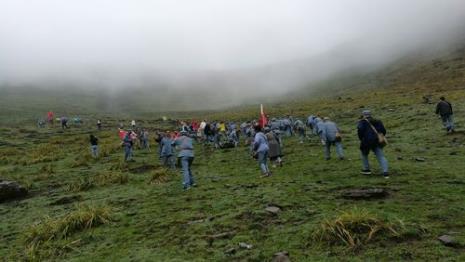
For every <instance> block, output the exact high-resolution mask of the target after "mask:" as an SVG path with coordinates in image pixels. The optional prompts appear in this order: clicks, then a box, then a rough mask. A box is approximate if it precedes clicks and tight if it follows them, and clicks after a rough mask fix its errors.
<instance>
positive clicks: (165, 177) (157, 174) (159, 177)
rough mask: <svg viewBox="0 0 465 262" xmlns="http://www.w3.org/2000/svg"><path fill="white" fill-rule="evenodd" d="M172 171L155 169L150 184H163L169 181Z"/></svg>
mask: <svg viewBox="0 0 465 262" xmlns="http://www.w3.org/2000/svg"><path fill="white" fill-rule="evenodd" d="M170 174H171V173H170V171H169V170H168V169H166V168H159V169H155V170H154V171H153V172H152V175H151V176H150V179H149V184H156V185H159V184H163V183H166V182H168V181H169V178H170Z"/></svg>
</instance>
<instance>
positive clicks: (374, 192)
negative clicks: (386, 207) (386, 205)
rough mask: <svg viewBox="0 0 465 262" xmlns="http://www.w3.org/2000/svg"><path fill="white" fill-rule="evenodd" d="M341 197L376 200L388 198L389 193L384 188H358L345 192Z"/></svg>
mask: <svg viewBox="0 0 465 262" xmlns="http://www.w3.org/2000/svg"><path fill="white" fill-rule="evenodd" d="M341 196H342V198H346V199H377V198H385V197H387V196H389V192H388V191H387V190H386V189H384V188H360V189H349V190H345V191H344V192H342V194H341Z"/></svg>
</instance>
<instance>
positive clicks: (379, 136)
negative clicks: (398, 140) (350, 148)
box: [357, 110, 389, 178]
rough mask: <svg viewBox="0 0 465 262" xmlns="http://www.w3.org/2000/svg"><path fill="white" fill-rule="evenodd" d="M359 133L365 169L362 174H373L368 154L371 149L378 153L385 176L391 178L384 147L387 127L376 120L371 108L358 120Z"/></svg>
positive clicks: (377, 156)
mask: <svg viewBox="0 0 465 262" xmlns="http://www.w3.org/2000/svg"><path fill="white" fill-rule="evenodd" d="M357 134H358V138H359V139H360V151H361V156H362V164H363V170H362V172H361V173H362V174H364V175H371V170H370V164H369V162H368V154H369V153H370V151H373V153H374V154H375V155H376V158H377V159H378V163H379V165H380V166H381V169H382V171H383V176H384V177H385V178H389V172H388V171H389V170H388V168H389V167H388V161H387V160H386V157H384V152H383V147H384V146H385V145H386V144H387V141H386V139H385V137H384V136H385V135H386V129H385V128H384V125H383V122H381V121H380V120H376V119H374V118H373V117H372V116H371V112H370V111H369V110H365V111H363V112H362V118H361V120H360V121H359V122H358V126H357Z"/></svg>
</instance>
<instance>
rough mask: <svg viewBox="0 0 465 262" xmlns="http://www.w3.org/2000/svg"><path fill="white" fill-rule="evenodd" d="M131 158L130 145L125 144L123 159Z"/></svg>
mask: <svg viewBox="0 0 465 262" xmlns="http://www.w3.org/2000/svg"><path fill="white" fill-rule="evenodd" d="M131 158H132V147H131V146H125V147H124V161H128V160H131Z"/></svg>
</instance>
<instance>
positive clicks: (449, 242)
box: [438, 235, 458, 247]
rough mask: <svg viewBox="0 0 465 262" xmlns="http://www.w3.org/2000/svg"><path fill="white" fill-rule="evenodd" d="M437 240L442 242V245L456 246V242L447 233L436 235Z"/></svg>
mask: <svg viewBox="0 0 465 262" xmlns="http://www.w3.org/2000/svg"><path fill="white" fill-rule="evenodd" d="M438 240H439V241H440V242H441V243H442V244H444V246H447V247H456V246H458V242H457V241H456V240H455V239H454V238H453V237H452V236H449V235H442V236H440V237H438Z"/></svg>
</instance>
